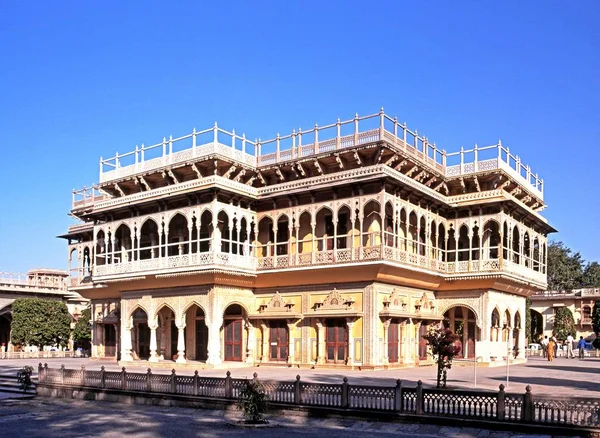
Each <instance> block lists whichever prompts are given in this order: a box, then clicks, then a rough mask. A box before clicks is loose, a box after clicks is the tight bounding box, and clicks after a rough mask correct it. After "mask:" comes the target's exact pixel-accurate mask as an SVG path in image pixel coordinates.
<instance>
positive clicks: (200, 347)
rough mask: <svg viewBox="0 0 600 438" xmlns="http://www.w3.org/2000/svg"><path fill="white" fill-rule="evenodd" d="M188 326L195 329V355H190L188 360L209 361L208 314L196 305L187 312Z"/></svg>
mask: <svg viewBox="0 0 600 438" xmlns="http://www.w3.org/2000/svg"><path fill="white" fill-rule="evenodd" d="M186 313H187V317H186V318H187V326H188V327H193V330H194V332H193V333H194V342H193V344H192V345H193V348H194V351H193V354H190V353H188V358H191V357H193V358H194V359H195V360H199V361H202V362H205V361H206V360H207V359H208V326H207V325H206V314H205V313H204V310H202V308H201V307H200V306H198V305H196V304H194V305H193V306H192V307H190V308H189V309H188V310H187V312H186Z"/></svg>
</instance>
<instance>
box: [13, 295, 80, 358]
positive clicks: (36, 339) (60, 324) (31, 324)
mask: <svg viewBox="0 0 600 438" xmlns="http://www.w3.org/2000/svg"><path fill="white" fill-rule="evenodd" d="M70 332H71V316H70V315H69V310H68V309H67V305H66V304H65V303H63V302H61V301H50V300H42V299H40V298H20V299H17V300H15V301H14V302H13V304H12V324H11V341H12V343H13V344H16V345H36V346H38V347H40V348H41V347H43V346H44V345H58V346H61V347H64V346H66V345H67V342H68V340H69V334H70Z"/></svg>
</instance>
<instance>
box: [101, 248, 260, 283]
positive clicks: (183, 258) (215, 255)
mask: <svg viewBox="0 0 600 438" xmlns="http://www.w3.org/2000/svg"><path fill="white" fill-rule="evenodd" d="M207 266H216V267H225V268H234V269H242V270H249V271H254V270H256V266H257V261H256V259H255V258H254V257H250V256H243V255H238V254H230V253H222V252H200V253H193V254H182V255H175V256H169V257H158V258H154V259H145V260H133V261H127V262H121V263H109V264H105V265H97V266H95V267H94V270H93V275H94V276H96V277H102V276H106V275H120V274H130V273H143V272H152V273H161V272H163V271H181V270H193V269H196V268H198V267H207Z"/></svg>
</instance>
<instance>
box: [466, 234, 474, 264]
mask: <svg viewBox="0 0 600 438" xmlns="http://www.w3.org/2000/svg"><path fill="white" fill-rule="evenodd" d="M467 236H468V237H469V265H468V271H469V272H471V269H472V266H473V263H472V262H473V228H471V227H469V232H468V233H467Z"/></svg>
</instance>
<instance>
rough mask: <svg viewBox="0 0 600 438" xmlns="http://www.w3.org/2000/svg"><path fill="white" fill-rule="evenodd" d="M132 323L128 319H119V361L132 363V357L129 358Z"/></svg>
mask: <svg viewBox="0 0 600 438" xmlns="http://www.w3.org/2000/svg"><path fill="white" fill-rule="evenodd" d="M132 325H133V321H132V319H131V318H129V319H125V318H123V319H121V339H122V341H121V361H122V362H132V361H133V357H132V356H131V349H132V345H131V326H132Z"/></svg>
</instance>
